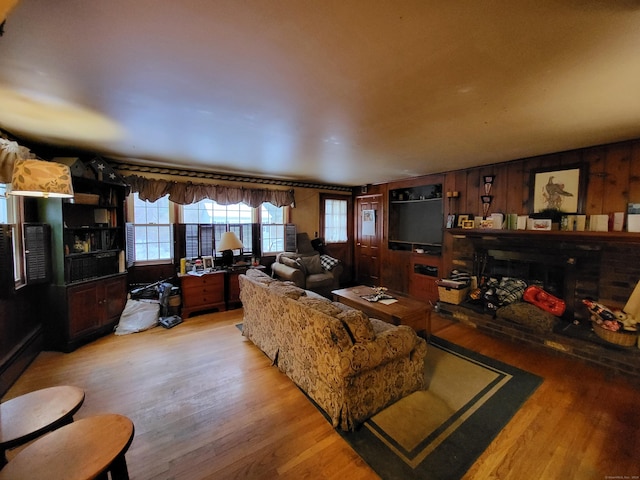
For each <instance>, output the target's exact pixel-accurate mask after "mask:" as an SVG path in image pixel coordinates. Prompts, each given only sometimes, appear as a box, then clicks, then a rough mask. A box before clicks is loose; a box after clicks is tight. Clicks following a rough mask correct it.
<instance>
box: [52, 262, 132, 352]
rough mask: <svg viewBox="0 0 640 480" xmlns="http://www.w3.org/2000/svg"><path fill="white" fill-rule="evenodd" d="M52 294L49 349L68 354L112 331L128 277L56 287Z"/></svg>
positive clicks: (121, 276) (119, 312)
mask: <svg viewBox="0 0 640 480" xmlns="http://www.w3.org/2000/svg"><path fill="white" fill-rule="evenodd" d="M51 293H52V298H51V304H52V305H53V306H54V307H55V308H53V309H52V316H51V318H48V319H47V331H48V335H47V336H48V339H49V341H50V343H52V345H50V346H52V347H54V348H56V349H59V350H62V351H65V352H70V351H72V350H75V349H76V348H77V347H78V346H80V345H81V344H83V343H85V342H87V341H89V340H93V339H95V338H97V337H98V336H101V335H104V334H105V333H108V332H111V331H113V328H114V327H115V326H116V324H117V323H118V321H119V320H120V314H121V313H122V310H123V309H124V306H125V304H126V301H127V276H126V274H124V273H122V274H117V275H113V276H110V277H105V278H100V279H96V280H88V281H85V282H80V283H76V284H72V285H66V286H56V287H53V288H52V290H51Z"/></svg>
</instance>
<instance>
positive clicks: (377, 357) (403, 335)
mask: <svg viewBox="0 0 640 480" xmlns="http://www.w3.org/2000/svg"><path fill="white" fill-rule="evenodd" d="M421 344H424V345H421ZM414 350H415V351H416V353H419V354H422V355H425V354H426V351H427V349H426V342H425V341H424V339H422V338H420V337H418V336H417V335H416V332H414V331H413V329H412V328H411V327H408V326H406V325H399V326H397V327H395V328H391V329H389V330H386V331H384V332H381V333H380V334H378V335H377V336H376V338H375V339H374V340H372V341H370V342H357V343H354V345H353V346H352V347H351V348H349V349H347V350H344V351H343V352H340V373H341V375H342V376H343V377H349V376H353V375H357V374H359V373H362V372H366V371H367V370H372V369H374V368H376V367H377V366H378V365H382V364H384V363H387V362H389V361H391V360H394V359H396V358H400V357H403V356H408V355H410V354H412V351H414Z"/></svg>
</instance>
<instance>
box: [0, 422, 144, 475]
mask: <svg viewBox="0 0 640 480" xmlns="http://www.w3.org/2000/svg"><path fill="white" fill-rule="evenodd" d="M133 433H134V427H133V423H132V422H131V420H129V419H128V418H127V417H125V416H122V415H117V414H104V415H97V416H94V417H87V418H83V419H81V420H77V421H75V422H73V423H70V424H69V425H65V426H64V427H60V428H59V429H57V430H54V431H53V432H51V433H48V434H47V435H45V436H43V437H41V438H39V439H37V440H36V441H34V442H33V443H31V444H30V445H28V446H27V447H25V448H24V450H22V451H21V452H20V453H18V454H17V455H16V456H15V457H14V458H13V459H12V460H11V461H10V462H9V463H8V464H7V465H6V466H5V467H4V468H3V469H2V470H0V480H9V479H26V478H64V479H66V480H86V479H91V478H108V477H107V472H109V473H110V474H111V479H112V480H127V479H128V478H129V474H128V471H127V463H126V460H125V453H126V451H127V449H128V448H129V446H130V445H131V441H132V440H133Z"/></svg>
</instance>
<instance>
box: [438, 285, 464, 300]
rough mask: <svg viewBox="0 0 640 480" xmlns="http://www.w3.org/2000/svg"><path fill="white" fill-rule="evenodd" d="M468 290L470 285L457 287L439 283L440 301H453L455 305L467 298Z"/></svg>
mask: <svg viewBox="0 0 640 480" xmlns="http://www.w3.org/2000/svg"><path fill="white" fill-rule="evenodd" d="M468 292H469V287H467V288H460V289H456V288H451V287H441V286H440V285H438V298H440V301H441V302H446V303H452V304H453V305H459V304H461V303H462V301H463V300H464V299H465V298H467V293H468Z"/></svg>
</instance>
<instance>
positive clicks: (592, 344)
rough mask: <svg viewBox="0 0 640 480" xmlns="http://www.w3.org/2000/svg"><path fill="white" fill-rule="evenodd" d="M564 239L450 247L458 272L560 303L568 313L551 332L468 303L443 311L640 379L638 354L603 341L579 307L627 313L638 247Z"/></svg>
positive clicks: (639, 259) (479, 241) (474, 238)
mask: <svg viewBox="0 0 640 480" xmlns="http://www.w3.org/2000/svg"><path fill="white" fill-rule="evenodd" d="M458 232H460V231H458ZM564 233H566V232H559V233H555V234H554V233H553V232H548V233H543V232H534V233H533V234H527V233H523V232H498V233H495V234H494V233H489V232H481V231H473V232H464V234H455V235H452V236H451V237H452V238H451V240H452V241H451V243H450V244H449V245H450V246H451V253H452V264H453V268H456V269H460V270H466V271H469V272H472V274H473V275H476V276H478V277H480V276H482V275H485V276H494V277H504V276H508V277H515V278H520V279H523V280H525V281H526V282H527V284H528V285H538V286H540V287H541V288H543V289H544V290H545V291H547V292H549V293H551V294H553V295H555V296H557V297H559V298H562V299H563V300H564V301H565V302H566V305H567V308H566V311H565V313H564V315H563V316H562V318H561V319H560V321H559V322H558V324H557V326H556V328H554V330H553V331H551V332H549V333H548V334H540V333H539V332H534V331H532V330H530V329H527V327H526V326H522V325H518V324H515V323H512V322H509V321H507V320H503V319H499V318H494V316H493V315H487V314H482V313H481V312H479V311H478V310H477V309H475V310H474V309H472V308H471V309H470V308H468V306H467V305H465V304H462V305H459V306H450V305H444V306H442V309H441V310H443V313H444V314H445V315H446V314H447V313H450V314H451V315H452V316H453V317H454V318H457V319H459V320H461V321H464V322H468V323H471V324H473V326H475V327H476V328H479V329H482V330H485V331H487V333H491V334H493V335H497V336H505V337H509V338H512V339H516V340H524V341H527V342H530V343H537V344H543V345H545V346H547V347H550V348H553V349H555V350H558V351H561V352H563V353H567V354H569V355H573V356H577V357H580V358H582V359H585V360H588V361H591V362H595V363H598V364H600V365H606V366H608V367H611V366H612V365H613V366H615V370H616V371H623V372H625V373H631V374H633V375H634V376H638V377H640V349H638V348H636V347H633V348H630V347H626V348H625V347H618V346H616V345H613V344H608V343H607V342H605V341H604V340H602V339H600V338H599V337H598V336H597V335H596V334H595V333H594V332H593V331H592V328H591V322H590V318H589V312H588V310H587V308H586V307H585V306H584V305H583V303H582V300H583V299H584V298H587V297H590V298H593V299H596V300H599V301H600V302H601V303H604V304H606V305H609V306H611V307H617V308H623V307H624V305H625V303H626V300H627V299H628V298H629V296H630V295H631V292H632V291H633V289H634V287H635V285H636V283H637V282H638V280H640V244H638V243H633V242H629V241H628V240H625V241H622V242H616V241H610V240H609V238H607V237H604V236H602V235H599V236H595V235H589V234H587V235H575V236H571V235H564Z"/></svg>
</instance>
